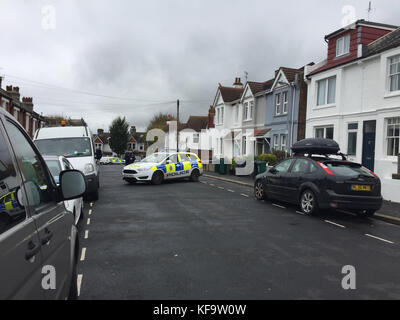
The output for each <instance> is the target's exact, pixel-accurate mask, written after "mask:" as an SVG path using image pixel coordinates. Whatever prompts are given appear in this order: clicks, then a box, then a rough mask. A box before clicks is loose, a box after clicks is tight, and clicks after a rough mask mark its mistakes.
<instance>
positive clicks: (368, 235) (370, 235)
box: [365, 233, 394, 244]
mask: <svg viewBox="0 0 400 320" xmlns="http://www.w3.org/2000/svg"><path fill="white" fill-rule="evenodd" d="M365 235H366V236H367V237H371V238H374V239H377V240H381V241H384V242H387V243H390V244H394V242H393V241H389V240H386V239H383V238H379V237H377V236H373V235H372V234H368V233H366V234H365Z"/></svg>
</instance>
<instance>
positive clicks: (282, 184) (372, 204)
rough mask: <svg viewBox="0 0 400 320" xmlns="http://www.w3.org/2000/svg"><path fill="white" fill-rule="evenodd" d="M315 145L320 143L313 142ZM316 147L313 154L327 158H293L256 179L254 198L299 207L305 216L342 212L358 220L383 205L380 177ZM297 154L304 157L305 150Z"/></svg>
mask: <svg viewBox="0 0 400 320" xmlns="http://www.w3.org/2000/svg"><path fill="white" fill-rule="evenodd" d="M307 140H310V141H309V143H311V144H312V143H313V142H312V141H311V140H312V139H307ZM324 140H325V139H324ZM331 141H332V140H331ZM317 143H321V140H320V139H316V140H315V144H317ZM315 144H314V145H313V146H312V148H313V151H312V152H317V151H318V153H324V150H325V151H326V154H325V155H315V154H313V153H312V154H309V155H308V156H294V157H292V158H288V159H286V160H283V161H282V162H280V163H279V164H277V165H276V166H274V167H272V168H271V169H270V170H268V171H267V172H265V173H263V174H260V175H258V176H256V179H255V184H254V194H255V197H256V198H257V199H258V200H262V199H277V200H282V201H286V202H290V203H294V204H299V205H300V208H301V210H302V211H303V212H304V213H306V214H316V213H317V212H318V210H319V209H345V210H349V211H352V212H355V213H357V214H359V215H361V216H368V217H369V216H372V215H374V213H375V212H376V211H377V210H378V209H379V208H380V207H381V205H382V196H381V182H380V179H379V177H378V176H377V175H376V174H375V173H373V172H372V171H371V170H369V169H367V168H365V167H363V166H362V165H361V164H358V163H354V162H351V161H348V160H346V159H345V157H341V155H340V154H339V155H340V157H339V158H338V157H332V156H329V155H328V154H331V153H332V151H331V149H324V148H325V146H326V145H322V146H321V148H319V149H318V148H315ZM294 147H295V146H294ZM299 151H301V152H302V153H305V154H306V153H307V149H306V146H304V147H302V148H300V149H299Z"/></svg>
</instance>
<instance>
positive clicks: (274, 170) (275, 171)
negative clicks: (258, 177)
mask: <svg viewBox="0 0 400 320" xmlns="http://www.w3.org/2000/svg"><path fill="white" fill-rule="evenodd" d="M268 172H270V173H272V174H275V173H277V172H278V170H276V169H275V168H271V169H269V171H268Z"/></svg>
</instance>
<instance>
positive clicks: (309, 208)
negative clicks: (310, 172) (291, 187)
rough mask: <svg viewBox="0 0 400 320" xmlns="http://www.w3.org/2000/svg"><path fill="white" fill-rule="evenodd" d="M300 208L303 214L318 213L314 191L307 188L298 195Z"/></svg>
mask: <svg viewBox="0 0 400 320" xmlns="http://www.w3.org/2000/svg"><path fill="white" fill-rule="evenodd" d="M300 208H301V211H303V212H304V213H305V214H309V215H314V214H317V213H318V210H319V208H318V201H317V197H316V196H315V194H314V192H312V191H311V190H309V189H307V190H305V191H303V192H302V194H301V196H300Z"/></svg>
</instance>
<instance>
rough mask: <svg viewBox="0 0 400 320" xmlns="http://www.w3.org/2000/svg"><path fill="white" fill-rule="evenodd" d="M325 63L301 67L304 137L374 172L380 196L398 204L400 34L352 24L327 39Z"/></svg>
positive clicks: (376, 25) (387, 28)
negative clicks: (335, 147) (326, 141)
mask: <svg viewBox="0 0 400 320" xmlns="http://www.w3.org/2000/svg"><path fill="white" fill-rule="evenodd" d="M325 40H326V42H327V43H328V48H327V59H326V60H324V61H322V62H321V63H318V64H317V65H314V66H307V68H306V79H307V82H308V104H307V128H306V136H307V137H325V138H331V139H334V140H336V141H337V142H338V143H339V145H340V147H341V151H342V152H344V153H346V154H348V156H349V159H350V160H352V161H356V162H360V163H362V164H363V165H364V166H365V167H367V168H369V169H370V170H373V171H374V172H376V173H377V174H378V175H379V177H380V178H381V181H382V195H383V197H384V198H385V199H387V200H393V201H396V202H400V192H399V191H398V190H399V188H400V180H394V179H392V174H393V173H396V171H397V169H396V168H397V154H398V153H399V140H400V29H399V28H398V27H396V26H392V25H387V24H382V23H375V22H369V21H364V20H358V21H356V22H355V23H353V24H351V25H349V26H347V27H345V28H341V29H339V30H336V31H334V32H332V33H330V34H328V35H327V36H325Z"/></svg>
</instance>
